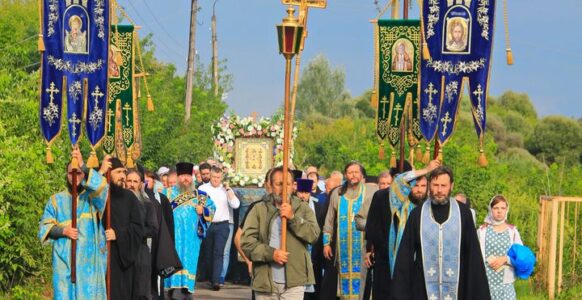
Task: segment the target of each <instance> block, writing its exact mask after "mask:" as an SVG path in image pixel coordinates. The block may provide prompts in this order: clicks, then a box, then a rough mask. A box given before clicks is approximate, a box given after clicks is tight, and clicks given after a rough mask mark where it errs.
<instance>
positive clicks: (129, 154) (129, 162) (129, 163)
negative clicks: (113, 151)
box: [125, 146, 135, 168]
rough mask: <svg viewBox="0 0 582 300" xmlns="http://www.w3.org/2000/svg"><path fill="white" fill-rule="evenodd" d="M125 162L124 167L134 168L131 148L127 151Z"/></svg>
mask: <svg viewBox="0 0 582 300" xmlns="http://www.w3.org/2000/svg"><path fill="white" fill-rule="evenodd" d="M126 155H127V160H126V161H125V166H126V167H128V168H135V163H134V162H133V146H131V148H129V149H128V151H127V154H126Z"/></svg>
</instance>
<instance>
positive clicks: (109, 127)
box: [107, 108, 115, 132]
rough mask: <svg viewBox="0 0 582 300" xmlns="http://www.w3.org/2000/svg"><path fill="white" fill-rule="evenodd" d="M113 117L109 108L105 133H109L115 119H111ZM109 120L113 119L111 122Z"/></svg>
mask: <svg viewBox="0 0 582 300" xmlns="http://www.w3.org/2000/svg"><path fill="white" fill-rule="evenodd" d="M113 116H115V113H113V110H112V109H111V108H108V109H107V120H108V122H107V132H111V123H114V122H115V119H114V118H112V117H113ZM111 119H113V122H112V121H111Z"/></svg>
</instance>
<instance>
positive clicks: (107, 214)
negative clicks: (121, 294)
mask: <svg viewBox="0 0 582 300" xmlns="http://www.w3.org/2000/svg"><path fill="white" fill-rule="evenodd" d="M105 176H106V178H107V185H110V184H111V170H107V174H106V175H105ZM105 221H106V222H107V228H106V229H111V188H109V189H107V202H105ZM105 278H106V282H105V283H106V284H107V286H106V287H107V299H108V300H109V299H111V241H107V275H106V277H105Z"/></svg>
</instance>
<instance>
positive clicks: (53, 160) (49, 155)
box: [46, 146, 55, 164]
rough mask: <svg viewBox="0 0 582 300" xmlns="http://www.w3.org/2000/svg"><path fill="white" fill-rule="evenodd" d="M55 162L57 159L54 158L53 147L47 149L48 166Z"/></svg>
mask: <svg viewBox="0 0 582 300" xmlns="http://www.w3.org/2000/svg"><path fill="white" fill-rule="evenodd" d="M54 162H55V159H54V158H53V152H52V150H51V146H48V147H46V163H47V164H52V163H54Z"/></svg>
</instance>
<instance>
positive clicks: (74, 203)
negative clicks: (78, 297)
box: [71, 158, 79, 284]
mask: <svg viewBox="0 0 582 300" xmlns="http://www.w3.org/2000/svg"><path fill="white" fill-rule="evenodd" d="M71 164H72V169H71V173H72V174H71V175H72V178H71V185H72V188H71V202H72V205H71V227H72V228H77V197H78V195H77V172H78V171H79V162H78V161H77V159H76V158H73V160H72V161H71ZM76 282H77V240H76V239H73V240H71V283H73V284H74V283H76Z"/></svg>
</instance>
